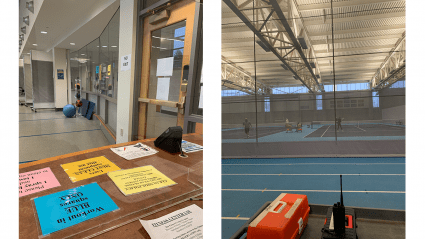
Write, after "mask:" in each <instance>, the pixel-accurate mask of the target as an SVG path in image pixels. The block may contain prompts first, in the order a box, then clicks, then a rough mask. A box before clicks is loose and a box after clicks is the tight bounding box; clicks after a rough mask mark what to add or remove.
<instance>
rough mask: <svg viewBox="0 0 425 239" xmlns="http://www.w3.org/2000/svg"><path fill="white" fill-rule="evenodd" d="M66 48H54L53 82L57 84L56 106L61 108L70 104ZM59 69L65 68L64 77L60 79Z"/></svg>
mask: <svg viewBox="0 0 425 239" xmlns="http://www.w3.org/2000/svg"><path fill="white" fill-rule="evenodd" d="M66 61H67V59H66V49H63V48H53V75H54V77H53V82H54V86H55V108H57V109H61V108H63V107H64V106H65V105H67V104H68V99H67V96H68V85H67V82H68V75H67V74H66V72H67V69H66V67H67V64H66V63H67V62H66ZM58 70H63V75H64V77H63V78H64V79H63V80H59V79H58Z"/></svg>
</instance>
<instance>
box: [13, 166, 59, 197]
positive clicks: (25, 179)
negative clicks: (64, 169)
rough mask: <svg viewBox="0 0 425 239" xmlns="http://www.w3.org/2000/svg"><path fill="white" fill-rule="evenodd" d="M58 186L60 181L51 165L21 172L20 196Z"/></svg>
mask: <svg viewBox="0 0 425 239" xmlns="http://www.w3.org/2000/svg"><path fill="white" fill-rule="evenodd" d="M58 186H60V183H59V181H58V180H57V179H56V177H55V175H54V174H53V172H52V170H51V169H50V168H49V167H47V168H43V169H39V170H35V171H30V172H26V173H20V174H19V197H22V196H26V195H29V194H33V193H37V192H41V191H44V190H46V189H49V188H54V187H58Z"/></svg>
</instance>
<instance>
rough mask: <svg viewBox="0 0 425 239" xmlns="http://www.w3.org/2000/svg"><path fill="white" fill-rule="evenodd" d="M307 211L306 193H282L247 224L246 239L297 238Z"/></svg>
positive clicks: (302, 228) (306, 216) (303, 224)
mask: <svg viewBox="0 0 425 239" xmlns="http://www.w3.org/2000/svg"><path fill="white" fill-rule="evenodd" d="M309 213H310V207H309V206H308V200H307V196H306V195H299V194H288V193H282V194H280V195H279V197H277V198H276V199H275V200H274V201H273V202H272V203H271V204H270V205H269V206H268V207H267V208H266V209H264V211H262V212H261V213H260V215H258V216H257V217H256V218H255V219H254V220H253V221H252V222H251V223H250V224H249V227H248V232H247V239H260V238H261V239H262V238H267V239H274V238H276V239H277V238H279V239H298V238H300V237H301V234H302V232H303V231H304V228H305V227H306V226H307V222H308V215H309Z"/></svg>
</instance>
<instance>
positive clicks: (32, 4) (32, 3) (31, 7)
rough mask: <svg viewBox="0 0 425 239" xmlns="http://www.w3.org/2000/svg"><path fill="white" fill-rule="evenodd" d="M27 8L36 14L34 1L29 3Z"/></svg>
mask: <svg viewBox="0 0 425 239" xmlns="http://www.w3.org/2000/svg"><path fill="white" fill-rule="evenodd" d="M26 7H27V8H28V10H30V11H31V12H32V13H34V1H29V2H27V3H26Z"/></svg>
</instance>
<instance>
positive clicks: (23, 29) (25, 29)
mask: <svg viewBox="0 0 425 239" xmlns="http://www.w3.org/2000/svg"><path fill="white" fill-rule="evenodd" d="M21 32H22V33H24V34H25V33H27V27H26V26H23V27H21Z"/></svg>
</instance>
